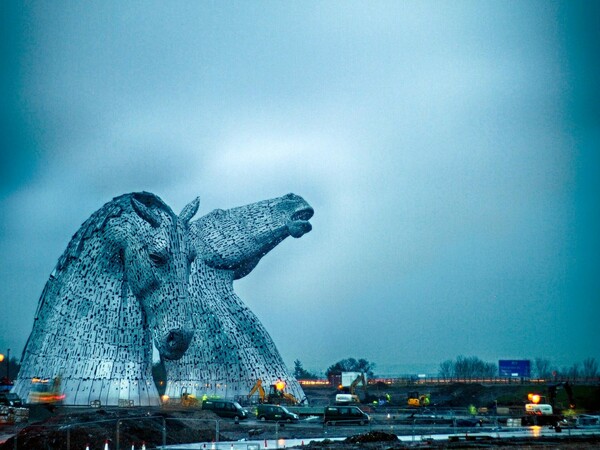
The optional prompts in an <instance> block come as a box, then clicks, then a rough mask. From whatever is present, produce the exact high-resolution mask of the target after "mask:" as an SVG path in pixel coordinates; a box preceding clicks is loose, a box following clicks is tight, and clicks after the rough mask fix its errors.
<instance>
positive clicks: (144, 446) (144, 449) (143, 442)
mask: <svg viewBox="0 0 600 450" xmlns="http://www.w3.org/2000/svg"><path fill="white" fill-rule="evenodd" d="M142 450H146V441H142Z"/></svg>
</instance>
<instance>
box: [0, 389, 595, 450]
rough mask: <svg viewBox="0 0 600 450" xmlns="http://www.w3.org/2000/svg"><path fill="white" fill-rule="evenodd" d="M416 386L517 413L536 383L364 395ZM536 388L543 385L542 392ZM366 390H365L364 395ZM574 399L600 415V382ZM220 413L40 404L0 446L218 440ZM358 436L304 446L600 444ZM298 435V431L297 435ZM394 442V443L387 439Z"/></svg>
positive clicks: (263, 431)
mask: <svg viewBox="0 0 600 450" xmlns="http://www.w3.org/2000/svg"><path fill="white" fill-rule="evenodd" d="M413 390H419V391H420V392H422V393H424V392H427V393H430V394H431V403H432V405H431V408H433V409H435V408H463V407H468V406H469V405H474V406H475V407H477V408H493V407H494V406H495V405H496V404H498V405H499V406H507V407H511V408H512V409H513V410H514V411H516V412H517V413H518V412H519V411H521V410H522V408H523V404H524V400H523V399H524V398H526V395H527V392H529V391H531V390H532V387H531V386H522V385H510V386H505V385H504V386H497V385H495V386H482V385H478V384H460V385H459V384H457V385H451V386H385V385H379V386H369V390H368V392H367V395H368V396H370V397H369V398H370V399H377V398H385V394H389V396H390V397H391V404H387V405H383V406H374V405H373V404H372V403H371V404H370V405H369V406H368V408H370V409H371V410H375V411H377V410H381V409H382V408H386V410H387V411H389V410H391V411H394V408H396V409H397V410H400V409H401V408H405V407H406V396H407V393H408V392H409V391H413ZM537 390H538V391H539V390H540V389H537ZM305 392H306V394H307V397H308V400H309V402H310V404H311V405H312V406H324V405H326V404H329V403H333V399H334V397H335V394H336V392H335V390H334V389H332V388H322V387H319V388H306V389H305ZM363 395H364V393H363ZM562 397H563V396H562V394H560V393H559V395H558V396H557V402H559V403H560V402H562V401H566V398H564V399H563V398H562ZM575 397H576V401H577V404H578V406H579V407H585V410H586V411H587V412H591V413H594V412H595V413H597V412H598V411H599V410H600V387H599V386H585V387H576V389H575ZM217 420H219V418H218V417H217V416H216V415H214V414H213V413H212V412H209V411H201V410H197V409H191V408H187V409H178V408H174V409H161V408H114V409H102V408H101V409H91V408H78V409H75V408H62V407H56V408H53V407H47V406H41V405H39V406H36V407H35V408H32V409H31V419H30V422H29V424H28V425H27V426H26V427H24V428H21V427H18V428H13V429H12V430H11V429H10V428H8V427H6V426H4V429H1V430H0V434H2V433H11V431H12V432H17V431H18V434H17V436H16V440H17V447H15V442H14V440H15V437H13V438H11V439H9V440H7V441H6V442H5V443H4V444H0V450H4V449H7V450H8V449H10V450H13V449H15V448H19V449H40V450H41V449H48V450H66V449H67V448H71V449H85V448H86V445H87V444H90V450H93V449H103V448H104V445H103V443H104V442H108V443H109V447H110V448H111V449H114V448H115V447H116V443H117V442H116V440H117V439H118V440H119V444H120V446H121V448H131V444H135V445H136V448H139V447H140V446H141V443H142V442H144V443H145V444H146V448H147V449H151V448H156V447H157V446H160V445H161V443H162V439H163V432H164V431H163V427H164V426H165V425H166V427H167V429H168V433H166V442H167V444H177V443H188V442H200V441H207V442H210V441H213V440H215V438H216V436H215V431H216V430H215V427H216V421H217ZM117 422H119V433H118V435H117V433H116V424H117ZM218 427H219V436H218V440H219V441H221V442H223V441H235V440H239V439H274V438H275V435H274V434H273V426H265V425H263V424H258V423H255V424H250V423H248V422H246V423H242V424H236V423H234V422H233V421H231V420H219V423H218ZM356 432H357V435H356V436H354V437H351V438H348V439H347V440H346V441H341V442H338V441H335V442H334V441H324V442H321V443H317V442H308V443H307V445H306V446H304V447H305V448H308V449H312V450H317V449H336V450H353V449H358V448H371V449H373V450H384V449H402V448H409V447H410V448H415V447H418V448H453V449H459V448H497V449H499V448H532V449H533V448H565V449H575V448H583V449H586V448H600V436H599V437H596V438H582V439H576V438H574V437H572V436H571V437H568V436H565V435H566V433H562V435H558V434H557V436H556V438H537V439H535V440H523V439H512V440H502V442H501V443H498V442H494V441H493V440H489V439H487V440H486V439H480V440H474V438H471V439H469V440H467V436H461V437H460V439H458V438H457V440H456V441H444V442H438V441H431V442H428V441H423V442H419V443H418V444H416V443H411V445H408V444H406V443H402V442H400V441H398V440H396V439H394V435H387V434H386V433H382V432H377V431H371V432H369V431H367V430H361V429H360V428H357V430H356ZM296 433H301V436H295V435H294V434H296ZM322 434H323V430H322V428H321V427H314V428H312V429H308V430H307V429H304V428H303V429H298V430H297V431H295V428H294V427H282V428H281V429H279V430H278V437H284V438H303V439H307V440H309V439H310V438H317V437H320V436H321V435H322ZM386 439H390V440H386Z"/></svg>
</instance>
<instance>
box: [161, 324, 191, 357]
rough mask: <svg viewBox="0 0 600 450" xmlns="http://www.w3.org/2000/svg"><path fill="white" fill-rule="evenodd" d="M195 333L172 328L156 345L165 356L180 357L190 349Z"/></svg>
mask: <svg viewBox="0 0 600 450" xmlns="http://www.w3.org/2000/svg"><path fill="white" fill-rule="evenodd" d="M193 335H194V332H193V331H188V330H181V329H175V330H171V331H169V332H168V333H167V334H166V335H165V336H164V337H163V338H162V339H161V341H160V342H157V343H156V347H157V349H158V351H159V353H160V354H161V356H162V357H163V358H165V359H179V358H181V357H182V356H183V354H184V353H185V351H186V350H187V349H188V347H189V345H190V342H191V341H192V336H193Z"/></svg>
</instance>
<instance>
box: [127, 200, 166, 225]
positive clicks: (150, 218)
mask: <svg viewBox="0 0 600 450" xmlns="http://www.w3.org/2000/svg"><path fill="white" fill-rule="evenodd" d="M131 206H132V207H133V210H134V211H135V212H136V213H137V215H138V216H140V217H141V218H142V219H144V220H145V221H146V222H148V223H149V224H150V225H152V227H153V228H157V227H158V226H160V217H159V216H158V215H156V214H155V213H154V212H153V211H152V210H151V209H150V208H148V207H147V206H146V205H144V204H143V203H141V202H139V201H138V200H136V199H135V198H134V197H131Z"/></svg>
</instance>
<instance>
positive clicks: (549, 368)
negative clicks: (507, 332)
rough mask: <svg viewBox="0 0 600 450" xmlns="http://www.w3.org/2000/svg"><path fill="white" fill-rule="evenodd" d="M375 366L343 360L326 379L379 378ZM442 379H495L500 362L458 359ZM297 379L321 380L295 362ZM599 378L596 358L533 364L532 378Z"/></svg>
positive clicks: (445, 366)
mask: <svg viewBox="0 0 600 450" xmlns="http://www.w3.org/2000/svg"><path fill="white" fill-rule="evenodd" d="M375 366H376V365H375V363H372V362H370V361H368V360H366V359H364V358H358V359H356V358H346V359H342V360H340V361H338V362H336V363H334V364H332V365H331V366H329V367H328V368H327V369H326V370H325V376H326V377H327V378H329V377H330V376H331V375H339V374H341V373H342V372H363V373H364V374H365V375H367V377H368V378H376V375H375V374H374V370H375ZM437 375H438V377H440V378H492V377H497V376H498V375H499V368H498V364H497V363H493V362H486V361H483V360H482V359H480V358H478V357H477V356H462V355H460V356H457V357H456V359H454V360H452V359H448V360H446V361H443V362H442V363H440V365H439V368H438V374H437ZM294 376H295V377H296V378H297V379H303V380H311V379H313V380H314V379H318V378H321V377H320V376H319V375H317V374H315V373H312V372H310V371H308V370H306V369H304V367H303V365H302V362H301V361H300V360H298V359H296V360H295V361H294ZM598 376H600V371H599V370H598V362H597V361H596V359H595V358H586V359H585V360H583V362H582V363H574V364H573V365H572V366H569V367H562V368H559V367H556V366H554V365H552V363H551V361H550V360H549V359H546V358H535V359H534V360H533V361H531V377H532V378H552V377H562V378H596V377H598Z"/></svg>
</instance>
